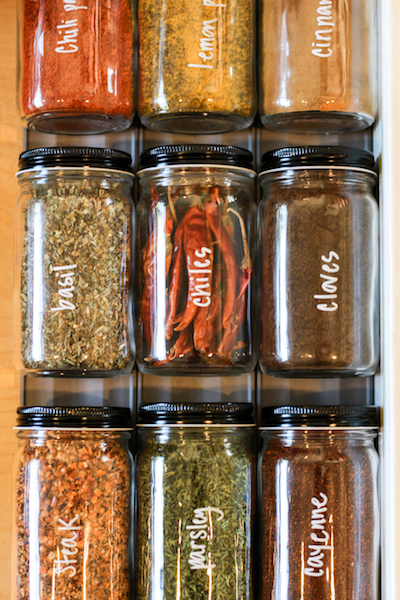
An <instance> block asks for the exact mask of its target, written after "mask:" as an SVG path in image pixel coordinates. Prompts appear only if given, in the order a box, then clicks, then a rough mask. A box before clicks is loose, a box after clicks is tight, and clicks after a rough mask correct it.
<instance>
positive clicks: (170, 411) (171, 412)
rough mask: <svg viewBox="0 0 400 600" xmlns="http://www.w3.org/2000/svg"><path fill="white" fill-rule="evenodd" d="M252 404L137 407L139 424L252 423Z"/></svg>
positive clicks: (160, 403) (187, 404)
mask: <svg viewBox="0 0 400 600" xmlns="http://www.w3.org/2000/svg"><path fill="white" fill-rule="evenodd" d="M252 412H253V405H252V404H250V403H244V402H243V403H234V402H226V403H205V402H199V403H195V402H188V403H185V404H172V403H171V404H170V403H167V402H159V403H158V404H144V405H142V407H141V408H140V409H139V425H140V424H143V425H144V424H146V425H162V424H168V423H169V424H172V423H181V424H182V425H185V424H186V423H190V424H198V425H203V424H205V423H215V424H232V425H234V424H235V423H236V424H239V423H240V424H252V423H253V417H252Z"/></svg>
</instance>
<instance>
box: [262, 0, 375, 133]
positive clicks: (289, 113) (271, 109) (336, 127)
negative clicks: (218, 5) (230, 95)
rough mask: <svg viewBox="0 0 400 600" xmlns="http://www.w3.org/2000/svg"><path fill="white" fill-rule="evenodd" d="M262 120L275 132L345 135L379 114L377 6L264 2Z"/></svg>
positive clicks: (362, 0) (358, 1) (315, 0)
mask: <svg viewBox="0 0 400 600" xmlns="http://www.w3.org/2000/svg"><path fill="white" fill-rule="evenodd" d="M259 21H260V29H259V33H260V36H259V62H260V72H259V80H260V86H259V89H260V99H259V111H260V116H261V121H262V123H263V124H264V125H265V126H266V127H268V128H269V129H275V130H281V131H303V132H304V131H305V132H308V133H309V132H310V131H311V132H317V133H318V132H321V133H322V132H331V133H334V132H335V133H344V132H347V131H356V130H360V129H365V128H366V127H369V126H370V125H372V123H373V122H374V120H375V118H376V116H377V107H378V77H377V64H378V61H377V47H378V36H377V2H376V1H375V0H351V1H349V2H335V1H334V0H311V1H310V0H298V1H296V2H292V1H291V0H281V1H279V2H276V1H275V0H262V2H261V3H260V18H259Z"/></svg>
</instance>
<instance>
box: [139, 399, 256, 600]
mask: <svg viewBox="0 0 400 600" xmlns="http://www.w3.org/2000/svg"><path fill="white" fill-rule="evenodd" d="M251 412H252V405H251V404H234V403H232V404H201V403H199V404H195V403H189V404H164V403H160V404H153V405H151V404H150V405H144V406H142V408H141V410H140V411H139V416H140V421H139V425H138V428H139V429H138V431H139V436H140V440H141V449H140V451H139V454H138V457H137V481H136V485H137V529H136V531H137V546H136V583H135V598H136V599H137V600H151V599H152V598H180V599H181V600H191V599H193V598H197V599H198V600H209V599H210V598H212V599H213V600H225V599H226V598H229V597H232V594H234V595H235V598H237V599H238V600H251V599H252V598H253V564H252V540H253V518H254V501H255V446H254V442H255V440H254V423H253V421H252V418H251Z"/></svg>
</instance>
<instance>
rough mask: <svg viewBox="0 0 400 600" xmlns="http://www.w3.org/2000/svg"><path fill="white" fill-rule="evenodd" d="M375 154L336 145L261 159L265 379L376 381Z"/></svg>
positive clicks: (284, 151) (290, 150)
mask: <svg viewBox="0 0 400 600" xmlns="http://www.w3.org/2000/svg"><path fill="white" fill-rule="evenodd" d="M373 167H374V159H373V156H372V154H371V153H369V152H366V151H363V150H359V149H357V148H344V147H339V146H308V147H307V146H306V147H300V148H296V147H295V148H283V149H280V150H274V151H272V152H267V153H266V154H265V155H264V156H263V165H262V172H261V173H260V181H261V188H262V200H261V203H260V207H259V217H260V233H261V307H260V315H261V351H260V366H261V369H262V371H263V372H264V373H267V374H273V375H280V376H289V377H290V376H293V377H296V376H304V377H314V376H315V377H324V376H326V377H334V376H345V375H350V376H354V375H372V374H374V372H375V370H376V368H377V364H378V351H379V348H378V262H379V257H378V205H377V202H376V200H375V198H374V192H373V188H374V184H375V181H376V174H375V172H374V171H373Z"/></svg>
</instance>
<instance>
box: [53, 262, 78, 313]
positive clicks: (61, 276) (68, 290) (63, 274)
mask: <svg viewBox="0 0 400 600" xmlns="http://www.w3.org/2000/svg"><path fill="white" fill-rule="evenodd" d="M77 266H78V265H66V266H65V267H54V268H53V273H54V274H55V276H56V277H57V279H58V288H59V289H58V295H59V300H58V305H57V306H56V307H55V308H51V309H50V310H51V311H53V312H54V311H56V310H75V309H76V306H75V304H74V303H73V302H72V301H71V300H68V298H73V295H74V291H75V286H74V277H75V272H74V269H76V268H77Z"/></svg>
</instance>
